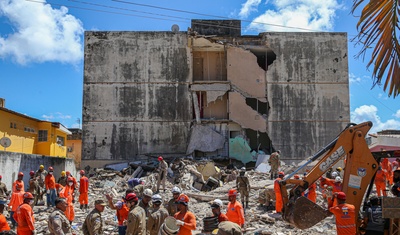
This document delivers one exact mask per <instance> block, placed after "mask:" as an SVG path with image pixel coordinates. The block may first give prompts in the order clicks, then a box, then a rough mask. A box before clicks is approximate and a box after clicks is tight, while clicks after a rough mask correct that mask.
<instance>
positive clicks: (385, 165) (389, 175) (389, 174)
mask: <svg viewBox="0 0 400 235" xmlns="http://www.w3.org/2000/svg"><path fill="white" fill-rule="evenodd" d="M381 166H382V170H383V171H384V172H385V174H386V180H388V181H389V184H390V185H392V184H393V169H392V163H390V162H389V159H387V158H385V159H383V161H382V162H381Z"/></svg>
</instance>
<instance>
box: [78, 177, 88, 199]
mask: <svg viewBox="0 0 400 235" xmlns="http://www.w3.org/2000/svg"><path fill="white" fill-rule="evenodd" d="M88 192H89V179H88V178H87V177H86V176H82V177H81V179H80V180H79V204H81V205H87V204H89V198H88Z"/></svg>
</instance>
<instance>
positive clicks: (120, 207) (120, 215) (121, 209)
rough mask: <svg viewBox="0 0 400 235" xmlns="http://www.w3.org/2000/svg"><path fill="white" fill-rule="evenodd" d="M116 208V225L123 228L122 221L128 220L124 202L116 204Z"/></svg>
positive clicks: (127, 209)
mask: <svg viewBox="0 0 400 235" xmlns="http://www.w3.org/2000/svg"><path fill="white" fill-rule="evenodd" d="M116 207H117V219H118V225H119V226H123V225H124V221H125V220H128V215H129V208H128V207H127V206H126V203H125V202H124V201H119V202H117V205H116Z"/></svg>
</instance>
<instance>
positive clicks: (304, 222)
mask: <svg viewBox="0 0 400 235" xmlns="http://www.w3.org/2000/svg"><path fill="white" fill-rule="evenodd" d="M371 127H372V122H364V123H361V124H358V125H356V124H349V125H348V126H347V127H346V128H345V129H344V130H343V131H342V132H341V133H340V134H339V135H338V136H337V137H336V138H335V139H334V140H333V141H332V142H331V143H329V144H328V145H327V146H326V147H325V148H323V149H321V150H320V151H319V152H318V153H317V154H315V155H314V156H312V157H311V158H310V159H309V160H308V161H307V162H306V163H305V164H304V165H302V166H300V167H299V168H298V169H296V170H295V171H294V172H293V173H291V174H290V175H287V176H286V177H285V178H284V179H283V180H281V181H280V182H279V184H280V189H281V195H282V201H283V205H284V207H283V219H284V220H285V221H287V222H289V223H290V224H292V225H294V226H295V227H297V228H300V229H307V228H310V227H312V226H314V225H315V224H317V223H318V222H320V221H321V220H323V219H324V218H325V217H327V216H328V215H329V214H330V213H329V212H328V211H327V210H326V209H324V208H322V207H320V206H319V205H317V204H315V203H313V202H312V201H310V200H308V199H307V198H305V197H303V196H301V195H302V192H304V191H305V190H306V189H307V188H308V187H309V185H311V184H313V183H314V182H316V181H317V180H318V179H319V178H320V177H321V176H323V175H324V174H325V172H326V171H328V169H329V168H331V167H332V166H334V165H335V164H336V163H337V162H338V161H339V160H341V159H344V161H345V166H344V177H343V181H342V191H343V192H345V193H346V195H347V197H346V202H347V203H349V204H353V205H354V206H355V209H356V211H359V210H360V207H361V203H362V199H363V197H364V194H365V191H366V189H367V188H368V186H369V184H370V182H371V180H372V178H373V177H374V175H375V173H376V171H377V169H378V166H379V164H378V162H377V161H376V159H375V158H374V157H373V156H372V154H371V152H370V150H369V148H368V145H367V143H366V141H365V136H366V134H367V133H368V131H369V130H370V129H371ZM316 160H318V162H317V164H315V166H314V167H313V168H312V169H311V170H310V171H309V172H308V174H307V175H306V176H305V177H304V178H303V179H302V180H295V179H290V178H291V177H292V176H293V175H294V174H296V173H297V172H299V171H300V170H301V169H303V168H304V167H306V166H307V165H308V164H310V163H311V162H314V161H316ZM286 185H294V187H293V188H292V189H291V190H290V191H289V193H288V192H287V188H286Z"/></svg>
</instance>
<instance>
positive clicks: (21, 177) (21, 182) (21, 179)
mask: <svg viewBox="0 0 400 235" xmlns="http://www.w3.org/2000/svg"><path fill="white" fill-rule="evenodd" d="M17 184H19V185H20V187H21V190H22V191H24V192H25V185H24V173H23V172H19V173H18V176H17V180H16V181H14V183H13V187H12V192H16V189H15V186H16V185H17Z"/></svg>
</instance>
